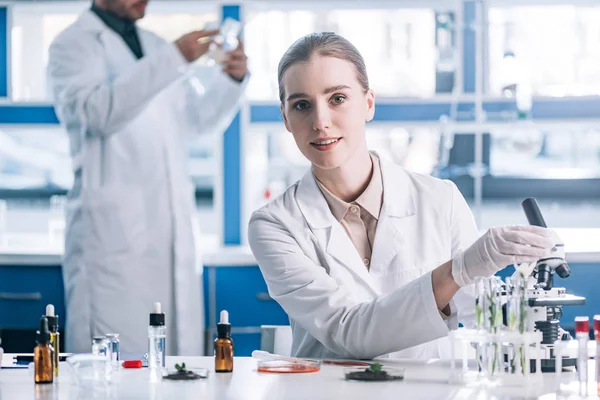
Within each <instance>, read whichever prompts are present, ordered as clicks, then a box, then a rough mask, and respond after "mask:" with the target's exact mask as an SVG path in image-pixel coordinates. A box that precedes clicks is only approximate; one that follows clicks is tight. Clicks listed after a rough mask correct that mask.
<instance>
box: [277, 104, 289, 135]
mask: <svg viewBox="0 0 600 400" xmlns="http://www.w3.org/2000/svg"><path fill="white" fill-rule="evenodd" d="M279 110H280V111H281V116H282V117H283V124H284V125H285V129H287V131H288V132H290V133H292V130H291V129H290V124H289V122H288V119H287V116H286V115H285V107H284V106H283V103H281V104H279Z"/></svg>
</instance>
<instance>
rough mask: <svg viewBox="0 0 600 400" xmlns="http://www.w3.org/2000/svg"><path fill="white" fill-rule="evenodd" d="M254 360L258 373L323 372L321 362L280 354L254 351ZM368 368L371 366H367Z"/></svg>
mask: <svg viewBox="0 0 600 400" xmlns="http://www.w3.org/2000/svg"><path fill="white" fill-rule="evenodd" d="M252 358H255V359H257V360H258V363H257V371H258V372H265V373H279V374H293V373H296V374H301V373H307V372H318V371H320V370H321V361H320V360H310V359H303V358H295V357H285V356H280V355H278V354H271V353H269V352H266V351H262V350H254V351H253V352H252ZM367 366H369V365H368V364H367Z"/></svg>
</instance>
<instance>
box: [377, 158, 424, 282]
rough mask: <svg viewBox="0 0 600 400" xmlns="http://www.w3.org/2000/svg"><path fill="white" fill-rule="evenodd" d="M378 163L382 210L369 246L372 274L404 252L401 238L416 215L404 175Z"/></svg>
mask: <svg viewBox="0 0 600 400" xmlns="http://www.w3.org/2000/svg"><path fill="white" fill-rule="evenodd" d="M379 161H380V166H381V174H382V178H383V206H382V208H381V212H380V214H379V221H378V223H377V230H376V232H375V242H374V243H373V254H372V256H371V273H372V274H377V272H379V271H384V270H386V269H387V265H388V264H389V263H390V262H391V261H392V260H393V259H394V257H396V255H397V254H398V253H400V252H402V251H404V246H405V245H406V242H407V241H406V239H405V237H404V235H406V232H410V229H409V228H410V227H409V224H411V223H412V218H413V217H414V216H415V215H416V206H415V201H414V198H413V193H412V192H413V188H412V182H411V181H410V179H409V176H408V174H407V173H406V171H405V170H404V169H403V168H402V167H400V166H398V165H396V164H394V163H392V162H390V161H387V160H384V159H382V158H381V157H379ZM408 251H411V249H408Z"/></svg>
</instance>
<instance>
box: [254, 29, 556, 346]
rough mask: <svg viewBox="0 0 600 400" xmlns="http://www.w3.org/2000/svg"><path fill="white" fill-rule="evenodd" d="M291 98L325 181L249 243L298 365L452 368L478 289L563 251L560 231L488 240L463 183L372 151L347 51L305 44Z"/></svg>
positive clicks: (262, 223) (292, 68)
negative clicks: (429, 362)
mask: <svg viewBox="0 0 600 400" xmlns="http://www.w3.org/2000/svg"><path fill="white" fill-rule="evenodd" d="M279 88H280V100H281V112H282V115H283V118H284V122H285V126H286V128H287V130H288V131H289V132H291V133H292V135H293V136H294V139H295V141H296V144H297V145H298V148H299V149H300V151H301V152H302V153H303V154H304V156H306V158H307V159H308V160H310V162H311V164H312V168H311V169H310V170H309V171H308V172H307V173H306V175H304V177H303V178H302V179H301V180H300V181H299V182H297V183H296V184H294V185H292V186H291V187H290V188H288V189H287V190H286V191H285V192H284V193H283V194H282V195H281V196H280V197H278V198H277V199H275V200H274V201H272V202H271V203H269V204H267V205H266V206H264V207H263V208H261V209H259V210H258V211H256V212H255V213H254V214H253V215H252V218H251V220H250V224H249V241H250V246H251V248H252V251H253V253H254V255H255V257H256V259H257V261H258V264H259V266H260V269H261V271H262V274H263V276H264V278H265V280H266V282H267V285H268V288H269V293H270V295H271V296H272V297H273V299H275V300H276V301H277V302H278V303H279V304H280V305H281V306H282V307H283V309H284V310H285V311H286V312H287V313H288V315H289V317H290V321H291V326H292V332H293V341H292V355H294V356H298V357H318V358H335V357H338V358H373V357H377V356H383V355H387V354H390V353H396V354H394V356H402V357H418V358H431V357H440V356H443V352H442V350H443V348H444V347H445V346H442V344H443V343H444V340H436V339H439V338H445V337H446V335H447V333H448V331H449V330H450V329H456V327H457V326H458V322H459V321H460V322H463V323H465V324H467V325H468V324H469V322H470V320H471V321H472V318H470V317H472V315H473V313H474V300H473V297H472V296H469V293H467V292H468V290H469V289H470V288H471V287H472V286H469V285H470V284H471V283H472V282H473V281H474V279H475V278H476V277H480V276H491V275H493V274H494V273H495V272H496V271H498V270H499V269H501V268H503V267H505V266H506V265H509V264H512V263H520V262H526V261H531V260H534V259H538V258H539V257H541V256H543V255H545V254H547V253H548V252H549V251H550V249H551V247H552V245H553V243H552V240H551V239H550V237H551V232H550V231H549V230H546V229H543V228H538V227H531V226H520V227H503V228H493V229H490V230H489V231H488V232H487V233H486V234H484V235H483V236H482V237H481V238H479V239H478V232H477V229H476V226H475V223H474V221H473V217H472V215H471V212H470V210H469V208H468V206H467V204H466V202H465V200H464V198H463V197H462V195H461V194H460V192H459V191H458V189H457V188H456V186H455V185H454V184H453V183H452V182H450V181H445V180H440V179H436V178H433V177H430V176H424V175H420V174H416V173H411V172H409V171H406V170H404V169H403V168H401V167H400V166H398V165H395V164H393V163H391V162H389V161H386V160H384V159H382V158H380V157H379V156H378V155H377V154H376V153H374V152H369V151H368V149H367V145H366V140H365V123H366V122H367V121H369V120H371V119H372V118H373V115H374V112H375V95H374V93H373V91H372V90H371V89H370V88H369V84H368V78H367V74H366V69H365V64H364V61H363V59H362V57H361V55H360V54H359V53H358V51H357V50H356V48H355V47H354V46H353V45H352V44H351V43H349V42H348V41H347V40H345V39H344V38H342V37H340V36H338V35H335V34H333V33H315V34H311V35H307V36H305V37H303V38H301V39H299V40H298V41H297V42H295V43H294V44H293V45H292V46H291V47H290V48H289V49H288V50H287V52H286V53H285V54H284V56H283V57H282V59H281V61H280V64H279ZM461 287H462V289H461ZM428 342H429V343H428Z"/></svg>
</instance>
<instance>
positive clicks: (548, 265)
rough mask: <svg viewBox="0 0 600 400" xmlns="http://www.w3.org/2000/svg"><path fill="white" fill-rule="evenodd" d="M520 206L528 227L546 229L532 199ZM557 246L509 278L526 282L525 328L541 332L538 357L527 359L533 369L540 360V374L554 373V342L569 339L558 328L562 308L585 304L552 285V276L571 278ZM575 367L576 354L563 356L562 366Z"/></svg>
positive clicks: (521, 267)
mask: <svg viewBox="0 0 600 400" xmlns="http://www.w3.org/2000/svg"><path fill="white" fill-rule="evenodd" d="M521 205H522V206H523V211H525V216H526V217H527V220H528V222H529V224H530V225H535V226H541V227H544V228H546V222H545V221H544V217H543V216H542V213H541V211H540V209H539V207H538V204H537V202H536V200H535V199H534V198H528V199H525V200H524V201H523V202H522V204H521ZM558 243H559V244H557V245H556V246H555V247H554V248H553V249H552V252H551V254H550V255H549V256H548V257H546V258H543V259H540V260H538V261H537V262H534V263H530V264H527V265H523V264H522V265H521V266H519V267H518V268H517V269H516V271H515V273H514V275H513V276H515V275H517V274H521V276H522V277H523V278H524V279H526V285H527V301H528V307H527V329H528V330H529V331H541V332H542V338H543V339H542V342H541V346H540V353H541V354H536V355H533V357H532V358H533V359H532V360H531V361H532V364H531V365H532V369H533V368H535V359H536V358H541V367H542V372H553V371H554V365H555V353H554V342H555V341H557V340H571V339H572V338H571V335H570V333H569V332H568V331H565V330H563V329H562V328H561V327H560V325H559V318H560V317H561V316H562V307H564V306H575V305H583V304H585V298H584V297H580V296H574V295H572V294H567V292H566V290H565V288H562V287H555V286H554V277H555V275H558V277H560V278H562V279H566V278H568V277H569V275H571V269H570V268H569V266H568V264H567V262H566V261H565V248H564V244H563V243H561V241H558ZM576 364H577V354H576V353H573V354H569V353H567V354H563V359H562V365H563V367H572V366H575V365H576Z"/></svg>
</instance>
